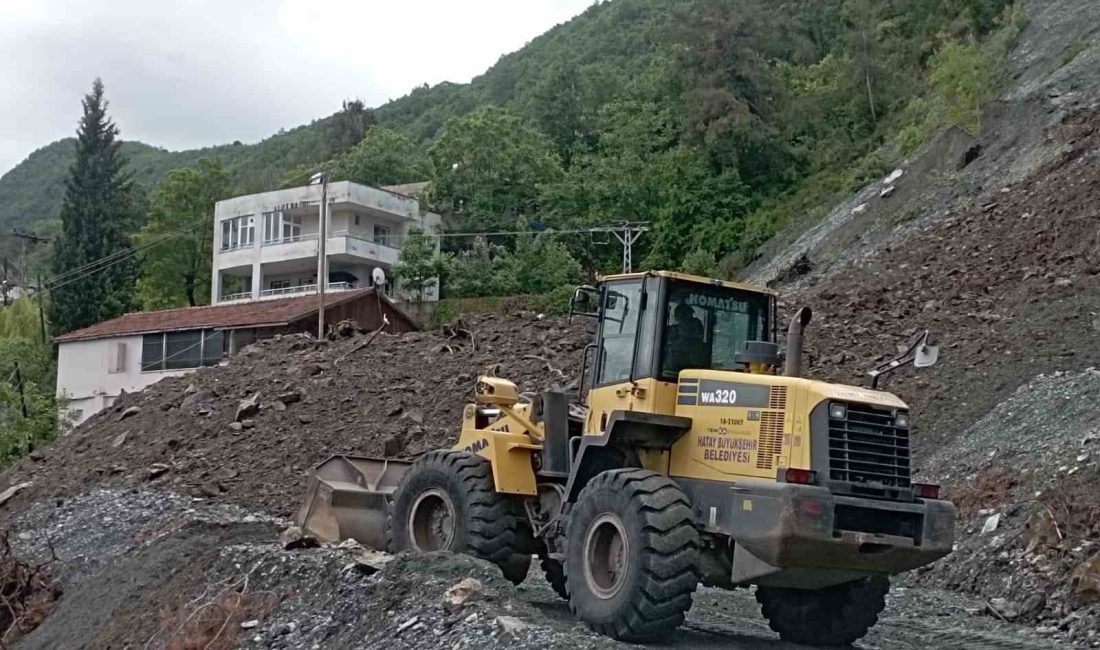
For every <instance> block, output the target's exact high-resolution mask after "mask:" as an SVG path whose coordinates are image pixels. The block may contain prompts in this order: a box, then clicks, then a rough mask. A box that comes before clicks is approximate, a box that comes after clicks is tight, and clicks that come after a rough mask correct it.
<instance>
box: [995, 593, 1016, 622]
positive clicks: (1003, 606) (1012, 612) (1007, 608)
mask: <svg viewBox="0 0 1100 650" xmlns="http://www.w3.org/2000/svg"><path fill="white" fill-rule="evenodd" d="M989 608H990V609H991V610H993V613H994V614H998V615H1000V616H1001V617H1003V618H1006V619H1008V620H1010V621H1011V620H1013V619H1016V618H1019V617H1020V606H1019V605H1017V604H1016V603H1014V602H1012V601H1011V600H1008V599H1007V598H992V599H990V601H989Z"/></svg>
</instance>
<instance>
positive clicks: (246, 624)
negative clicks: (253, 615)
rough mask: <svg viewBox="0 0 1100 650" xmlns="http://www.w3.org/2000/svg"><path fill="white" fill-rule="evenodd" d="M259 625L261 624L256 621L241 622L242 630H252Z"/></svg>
mask: <svg viewBox="0 0 1100 650" xmlns="http://www.w3.org/2000/svg"><path fill="white" fill-rule="evenodd" d="M259 624H260V622H259V621H258V620H256V619H251V620H248V621H242V622H241V629H243V630H251V629H252V628H254V627H256V626H257V625H259Z"/></svg>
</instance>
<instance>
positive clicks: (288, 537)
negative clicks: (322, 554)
mask: <svg viewBox="0 0 1100 650" xmlns="http://www.w3.org/2000/svg"><path fill="white" fill-rule="evenodd" d="M279 543H280V544H282V545H283V548H284V549H286V550H288V551H293V550H297V549H303V548H317V547H318V546H320V545H321V543H320V542H318V541H317V538H316V537H314V536H312V535H309V534H308V533H306V532H305V531H303V530H302V529H301V528H299V527H298V526H291V527H289V528H287V529H286V530H284V531H283V532H282V533H279Z"/></svg>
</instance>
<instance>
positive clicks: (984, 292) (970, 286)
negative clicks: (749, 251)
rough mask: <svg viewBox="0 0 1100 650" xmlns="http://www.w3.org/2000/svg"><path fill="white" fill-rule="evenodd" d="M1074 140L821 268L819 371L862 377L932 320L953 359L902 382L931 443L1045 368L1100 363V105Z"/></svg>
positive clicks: (1076, 122)
mask: <svg viewBox="0 0 1100 650" xmlns="http://www.w3.org/2000/svg"><path fill="white" fill-rule="evenodd" d="M1056 137H1057V138H1059V139H1060V140H1061V141H1063V142H1064V143H1065V145H1066V147H1067V151H1066V152H1065V153H1064V154H1063V155H1061V156H1060V157H1059V158H1058V159H1057V160H1055V161H1054V162H1052V163H1051V164H1049V165H1047V166H1046V167H1044V168H1042V169H1041V170H1040V171H1039V172H1037V173H1036V174H1035V175H1034V176H1032V177H1031V178H1029V179H1028V180H1027V181H1025V182H1023V183H1021V184H1019V185H1016V186H1012V187H1004V188H1002V189H1000V190H999V191H997V192H995V193H994V195H993V198H992V199H991V200H989V201H988V202H986V203H984V204H982V205H979V206H974V207H973V208H971V209H968V210H966V211H964V212H961V213H959V214H958V215H956V216H955V217H953V218H951V219H948V220H945V221H941V222H937V223H934V224H931V225H930V226H928V227H926V228H925V229H923V230H922V231H920V232H919V233H914V234H913V235H912V236H911V237H909V239H908V240H907V241H906V242H905V243H904V245H899V246H897V247H895V248H892V249H887V250H885V251H883V252H881V253H879V254H877V255H875V256H874V257H872V258H871V259H869V260H866V261H864V262H863V263H860V264H851V265H849V266H847V267H845V268H843V269H839V270H835V271H834V272H832V273H831V274H829V275H828V276H826V277H824V278H813V277H811V278H810V279H808V280H807V281H806V282H805V284H804V285H803V286H801V287H799V288H797V289H796V290H795V291H794V292H793V294H792V295H790V296H788V302H789V304H791V305H792V306H793V305H796V304H809V305H812V306H813V307H814V310H815V317H814V324H812V325H811V326H810V327H811V330H810V332H809V333H808V335H807V351H808V364H809V365H808V369H809V371H810V372H811V373H812V374H814V375H815V376H821V377H826V378H829V379H832V380H836V381H844V382H849V383H853V382H859V381H862V379H863V377H864V373H865V371H866V370H867V368H868V367H869V366H870V365H871V363H872V362H873V361H875V360H876V359H879V358H881V357H882V355H883V354H884V353H890V352H892V351H893V350H894V348H895V345H897V344H898V343H902V342H904V341H905V340H906V339H907V338H908V337H909V336H911V335H912V334H913V333H915V332H916V331H918V330H920V329H925V328H928V329H931V330H932V332H933V333H934V334H935V335H937V337H938V338H939V339H940V341H941V342H942V343H943V345H944V349H943V353H942V356H941V361H940V363H939V365H937V366H936V367H934V368H932V369H931V370H928V371H922V372H919V373H907V374H903V375H902V376H900V377H898V378H897V379H896V381H895V382H894V385H893V386H892V387H891V388H892V390H894V391H895V392H897V393H899V394H900V395H902V396H903V397H904V398H905V399H906V400H907V401H908V402H909V403H910V404H911V405H912V406H913V407H914V411H915V413H917V418H916V419H915V422H916V425H917V426H918V427H919V430H918V433H919V434H920V435H919V437H918V439H919V441H920V443H919V444H923V445H925V446H931V445H932V444H939V443H941V442H943V441H945V440H949V439H950V438H952V437H953V436H955V435H958V434H959V433H960V432H961V430H962V429H963V428H965V427H966V426H968V425H969V424H971V423H973V422H975V421H976V420H977V419H978V418H979V417H981V416H982V415H983V414H985V413H986V412H988V411H989V410H990V409H991V408H992V407H993V406H994V405H996V404H997V403H998V402H999V401H1001V400H1003V399H1004V398H1006V397H1007V396H1008V395H1010V394H1011V393H1012V391H1014V390H1015V389H1016V387H1017V386H1019V385H1021V384H1022V383H1024V382H1026V381H1027V380H1028V379H1030V378H1031V377H1034V376H1035V375H1036V374H1038V373H1041V372H1047V373H1050V372H1054V371H1058V370H1066V369H1083V368H1085V367H1088V366H1093V365H1098V363H1100V318H1098V317H1097V314H1100V231H1098V230H1097V228H1096V223H1097V218H1098V217H1100V208H1098V204H1097V202H1096V196H1097V194H1098V191H1100V164H1098V163H1100V112H1097V111H1086V112H1083V113H1079V114H1077V115H1076V116H1074V117H1073V118H1072V119H1071V120H1070V121H1069V122H1068V123H1067V124H1066V125H1064V127H1063V128H1062V129H1061V131H1060V132H1059V133H1058V134H1057V136H1056Z"/></svg>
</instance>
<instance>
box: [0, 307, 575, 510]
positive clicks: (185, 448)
mask: <svg viewBox="0 0 1100 650" xmlns="http://www.w3.org/2000/svg"><path fill="white" fill-rule="evenodd" d="M586 342H587V335H586V333H585V330H584V325H583V324H582V323H580V322H574V324H573V325H569V324H568V323H566V322H565V321H564V320H563V319H558V320H555V319H546V320H540V319H538V318H537V317H535V316H533V315H527V314H523V315H519V316H505V315H498V314H486V315H481V316H477V317H470V318H467V319H466V321H465V322H464V323H459V324H456V325H455V326H452V327H449V328H445V329H443V330H439V331H435V332H416V333H409V334H404V335H399V336H387V335H384V334H383V335H380V336H377V337H375V338H374V339H373V340H372V339H371V338H370V335H369V334H365V335H354V336H352V337H350V338H346V339H341V340H337V341H316V340H312V339H309V338H302V337H300V336H284V337H277V338H275V339H271V340H268V341H263V342H260V343H257V344H255V345H253V346H251V347H249V348H247V349H246V350H244V351H243V352H242V353H241V354H239V355H237V356H236V357H234V358H233V359H232V360H231V362H230V363H229V364H228V365H227V366H224V367H217V368H206V369H202V370H199V371H197V372H195V373H193V374H191V375H187V376H184V377H177V378H171V379H165V380H164V381H161V382H159V383H157V384H155V385H153V386H150V387H149V388H147V389H146V390H145V391H143V392H141V393H137V394H134V395H127V396H123V397H121V398H120V399H119V400H118V401H117V402H116V404H115V405H114V406H113V407H112V408H111V409H108V410H106V411H104V412H102V413H99V414H97V415H95V416H94V417H92V418H90V419H89V420H88V421H87V422H86V423H84V424H83V425H81V426H80V427H79V428H77V429H76V430H75V431H73V432H72V433H70V434H68V435H66V436H64V437H62V438H61V439H59V440H57V441H56V442H55V443H53V444H52V445H50V446H49V447H47V448H45V449H43V450H40V451H38V452H36V453H35V454H33V455H32V457H31V458H29V459H26V460H23V461H21V462H19V463H16V464H15V465H14V466H12V467H11V468H9V469H8V470H7V471H5V472H4V474H3V475H2V476H0V483H3V484H6V485H15V484H18V483H22V482H24V481H32V482H33V486H32V487H31V488H29V489H27V490H24V491H23V492H22V493H21V494H20V495H19V496H17V497H16V498H15V499H13V500H12V501H13V502H19V503H28V502H30V500H32V499H33V498H36V497H39V496H42V495H53V494H75V493H79V492H80V491H82V490H84V489H86V488H87V487H88V486H90V485H95V484H105V485H144V484H153V485H156V486H162V487H166V488H170V489H172V490H174V491H177V492H184V493H189V494H195V495H201V496H204V497H207V498H211V499H214V500H229V501H233V502H236V503H240V504H244V505H247V506H250V507H256V508H261V509H263V510H265V511H267V512H271V513H274V514H278V515H284V516H285V515H290V514H291V513H292V512H293V511H294V509H295V508H296V507H297V505H298V503H299V501H300V499H301V498H302V494H303V493H304V489H305V481H306V475H307V472H308V470H309V468H310V467H311V466H312V465H313V464H315V463H316V462H317V461H319V460H321V459H322V458H323V457H324V456H325V455H326V454H330V453H336V452H349V453H357V454H366V455H386V456H402V457H408V456H412V455H415V454H418V453H420V452H423V451H426V450H429V449H435V448H439V447H445V446H449V445H450V444H452V443H453V441H454V439H455V437H456V436H457V428H458V424H459V422H460V419H461V412H462V407H463V406H464V405H465V404H466V403H468V402H469V400H470V398H471V396H472V389H473V385H474V381H475V379H476V377H477V375H479V374H482V373H489V374H496V375H499V376H503V377H507V378H510V379H512V380H513V381H516V382H517V384H519V386H520V388H521V389H522V390H529V391H535V390H542V389H545V388H549V387H551V386H559V387H569V386H572V385H574V384H575V382H576V377H577V376H578V373H579V371H580V357H581V352H582V350H583V347H584V345H585V344H586ZM8 507H9V508H11V506H10V505H9V506H8Z"/></svg>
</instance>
